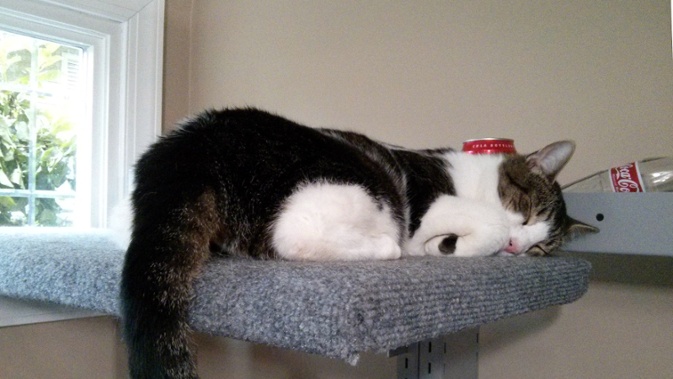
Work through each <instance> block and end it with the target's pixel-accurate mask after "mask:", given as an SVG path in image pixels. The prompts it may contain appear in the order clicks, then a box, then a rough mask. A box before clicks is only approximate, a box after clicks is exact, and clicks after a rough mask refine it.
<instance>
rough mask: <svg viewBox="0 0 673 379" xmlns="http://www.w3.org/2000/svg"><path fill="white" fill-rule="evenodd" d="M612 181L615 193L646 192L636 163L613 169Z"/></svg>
mask: <svg viewBox="0 0 673 379" xmlns="http://www.w3.org/2000/svg"><path fill="white" fill-rule="evenodd" d="M610 179H611V180H612V189H613V190H614V191H615V192H644V191H643V184H642V183H641V182H640V173H639V172H638V165H637V164H636V163H635V162H634V163H629V164H627V165H624V166H619V167H614V168H611V169H610Z"/></svg>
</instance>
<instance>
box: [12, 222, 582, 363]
mask: <svg viewBox="0 0 673 379" xmlns="http://www.w3.org/2000/svg"><path fill="white" fill-rule="evenodd" d="M123 257H124V252H123V251H122V250H120V249H119V248H117V247H116V246H115V245H114V244H113V243H112V242H111V241H110V239H109V238H108V237H107V234H106V232H104V231H99V230H69V231H68V230H63V229H60V230H58V229H57V230H54V229H38V230H35V229H32V230H31V229H28V230H27V229H16V228H0V294H3V295H7V296H11V297H17V298H25V299H33V300H43V301H48V302H55V303H59V304H65V305H71V306H75V307H81V308H87V309H92V310H97V311H101V312H104V313H109V314H118V305H119V300H118V287H119V279H120V272H121V267H122V262H123ZM590 269H591V268H590V265H589V263H587V262H585V261H582V260H579V259H573V258H493V257H489V258H436V257H420V258H405V259H401V260H396V261H371V262H337V263H317V262H286V261H256V260H249V259H233V258H216V259H212V260H211V261H210V262H209V263H208V264H207V265H206V267H205V269H204V270H203V273H202V274H201V276H200V278H199V279H198V281H197V283H196V288H195V289H196V296H195V298H194V301H193V305H192V308H191V324H192V327H193V328H194V329H195V330H198V331H201V332H205V333H210V334H214V335H222V336H228V337H232V338H236V339H242V340H246V341H251V342H255V343H263V344H268V345H273V346H278V347H283V348H290V349H296V350H300V351H304V352H309V353H315V354H322V355H325V356H329V357H334V358H342V359H346V360H348V361H350V362H354V361H355V360H356V359H357V356H358V353H359V352H363V351H373V352H379V351H386V350H389V349H393V348H396V347H400V346H405V345H408V344H411V343H415V342H418V341H421V340H425V339H428V338H434V337H437V336H440V335H445V334H449V333H452V332H456V331H459V330H462V329H465V328H469V327H475V326H478V325H482V324H485V323H488V322H492V321H495V320H498V319H501V318H504V317H508V316H513V315H517V314H521V313H525V312H529V311H533V310H537V309H542V308H546V307H549V306H552V305H559V304H565V303H569V302H572V301H574V300H576V299H578V298H579V297H581V296H582V295H583V294H584V293H585V292H586V290H587V286H588V278H589V271H590Z"/></svg>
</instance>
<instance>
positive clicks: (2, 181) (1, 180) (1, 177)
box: [0, 171, 14, 188]
mask: <svg viewBox="0 0 673 379" xmlns="http://www.w3.org/2000/svg"><path fill="white" fill-rule="evenodd" d="M0 185H2V186H3V187H7V188H14V185H13V184H12V181H11V180H9V178H8V177H7V174H5V172H4V171H0Z"/></svg>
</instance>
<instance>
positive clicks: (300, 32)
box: [164, 0, 673, 379]
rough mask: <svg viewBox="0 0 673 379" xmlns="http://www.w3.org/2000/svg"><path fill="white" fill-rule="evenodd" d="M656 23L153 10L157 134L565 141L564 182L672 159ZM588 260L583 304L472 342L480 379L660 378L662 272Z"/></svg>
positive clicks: (615, 17) (473, 13)
mask: <svg viewBox="0 0 673 379" xmlns="http://www.w3.org/2000/svg"><path fill="white" fill-rule="evenodd" d="M669 7H670V3H669V1H668V0H650V1H600V2H599V1H584V0H574V1H570V0H569V1H556V0H528V1H524V0H514V1H507V2H503V1H499V0H483V1H423V2H420V1H416V2H407V1H360V2H354V1H334V0H332V1H318V0H316V1H310V2H307V1H223V0H194V1H191V0H167V17H168V18H167V30H166V38H167V41H166V55H165V56H166V60H167V61H166V65H165V79H166V83H165V89H166V93H165V109H164V118H165V122H166V127H167V128H169V127H170V124H172V123H173V122H175V121H176V120H178V119H180V118H182V117H183V116H185V115H187V114H188V113H190V112H197V111H199V110H201V109H203V108H206V107H222V106H240V105H253V106H258V107H262V108H265V109H269V110H272V111H276V112H278V113H281V114H283V115H286V116H288V117H291V118H293V119H295V120H297V121H300V122H304V123H307V124H310V125H315V126H331V127H338V128H347V129H353V130H358V131H361V132H365V133H368V134H370V135H371V136H374V137H376V138H379V139H382V140H385V141H388V142H392V143H396V144H400V145H405V146H409V147H434V146H440V145H451V146H459V145H460V143H461V141H463V140H465V139H468V138H473V137H478V136H503V137H512V138H514V139H515V140H516V144H517V146H518V148H519V150H520V151H531V150H533V149H536V148H538V147H541V146H542V145H543V144H546V143H548V142H551V141H553V140H557V139H573V140H575V141H576V142H577V145H578V149H577V153H576V157H575V158H574V159H573V161H571V163H570V164H569V166H568V167H567V168H566V171H565V172H564V173H562V175H561V176H560V180H561V182H568V181H570V180H573V179H576V178H579V177H582V176H584V175H586V174H589V173H591V172H593V171H596V170H599V169H602V168H605V167H609V166H611V165H614V164H618V163H624V162H628V161H630V160H632V159H637V158H644V157H648V156H656V155H673V60H672V59H671V25H670V8H669ZM588 257H589V259H591V260H592V261H593V262H594V265H595V268H596V272H597V275H596V278H595V279H594V281H593V282H592V284H591V289H590V291H589V293H588V294H587V295H586V296H585V297H584V298H583V299H581V300H580V301H578V302H577V303H575V304H572V305H569V306H565V307H560V308H554V309H551V310H547V311H543V312H536V313H533V314H530V315H526V316H522V317H518V318H515V319H511V320H504V321H502V322H498V323H495V324H493V325H489V326H486V327H484V328H482V350H481V360H480V373H481V375H480V376H481V377H482V378H489V379H490V378H513V377H518V378H541V377H544V378H569V377H573V378H603V377H611V378H635V377H653V378H654V377H662V378H663V377H673V360H671V359H670V352H671V351H673V338H672V337H673V281H672V280H671V279H670V273H671V272H673V270H671V269H673V265H672V264H671V259H663V260H662V259H654V260H652V259H645V258H617V257H610V256H608V257H603V256H601V257H592V256H588ZM662 267H663V268H664V269H663V270H662ZM215 351H216V350H215ZM204 354H205V353H204ZM213 358H214V359H215V357H213ZM289 361H292V360H289ZM295 361H297V360H295ZM299 361H300V362H299V363H298V364H299V365H300V366H301V364H302V362H303V364H309V363H308V362H309V361H303V360H301V359H299ZM318 361H319V360H317V361H315V362H318ZM375 361H376V362H378V364H379V365H381V366H383V367H384V368H385V369H389V368H390V362H391V361H387V360H385V359H379V360H376V359H375ZM311 362H313V361H311ZM315 362H314V363H315ZM204 364H205V365H209V364H208V363H204ZM316 364H320V365H322V364H324V363H316ZM290 366H292V365H290ZM290 366H288V367H290ZM294 367H296V365H295V366H294ZM385 369H383V370H384V371H382V372H385ZM214 370H215V371H216V370H217V367H215V368H214ZM287 370H291V368H287ZM368 377H369V376H368ZM381 377H385V376H381Z"/></svg>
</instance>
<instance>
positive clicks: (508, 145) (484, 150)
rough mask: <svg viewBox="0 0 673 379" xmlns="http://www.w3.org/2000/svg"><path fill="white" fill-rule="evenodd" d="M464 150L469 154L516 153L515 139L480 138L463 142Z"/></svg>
mask: <svg viewBox="0 0 673 379" xmlns="http://www.w3.org/2000/svg"><path fill="white" fill-rule="evenodd" d="M463 152H465V153H469V154H516V149H515V148H514V140H512V139H509V138H478V139H471V140H467V141H465V142H463Z"/></svg>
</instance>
